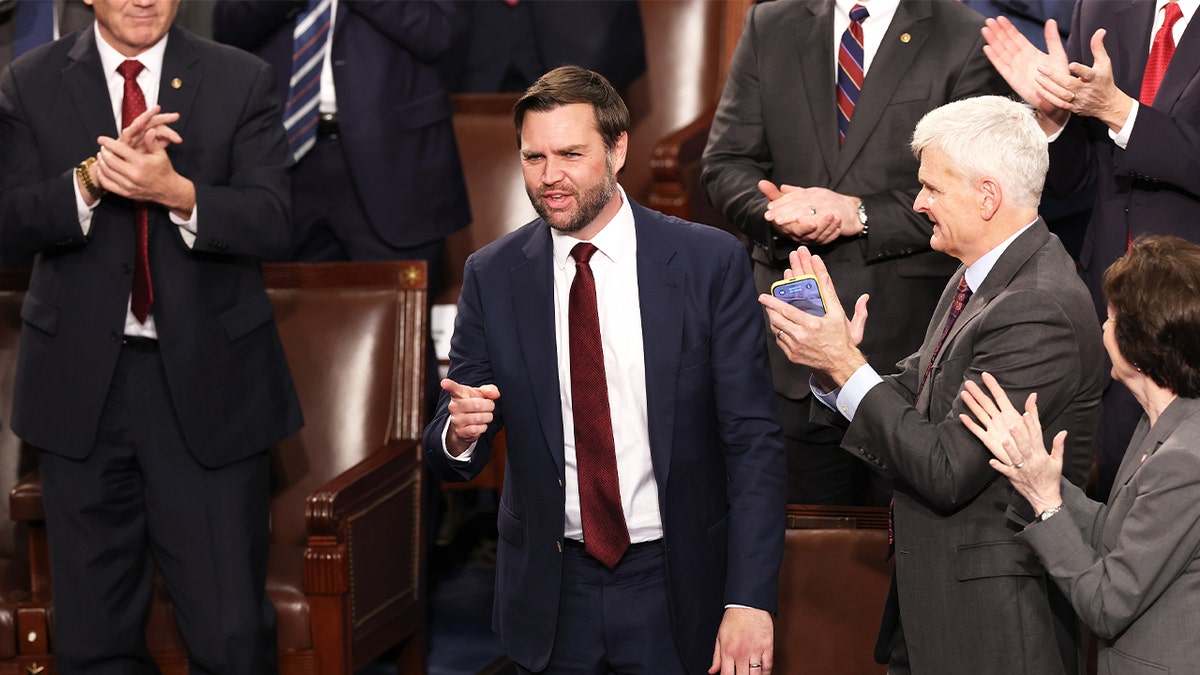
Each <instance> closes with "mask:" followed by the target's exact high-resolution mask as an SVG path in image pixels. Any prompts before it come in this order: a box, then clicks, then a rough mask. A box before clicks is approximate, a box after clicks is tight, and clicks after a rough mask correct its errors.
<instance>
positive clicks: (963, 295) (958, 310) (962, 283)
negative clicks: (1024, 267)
mask: <svg viewBox="0 0 1200 675" xmlns="http://www.w3.org/2000/svg"><path fill="white" fill-rule="evenodd" d="M970 299H971V287H970V286H968V285H967V275H965V274H964V275H963V276H962V278H960V279H959V280H958V287H957V288H955V289H954V300H953V302H951V303H950V311H949V312H947V313H946V325H945V326H943V327H942V336H941V337H939V338H938V343H937V346H936V347H934V348H933V356H931V357H930V358H929V365H928V366H925V374H924V375H922V376H921V383H920V384H918V385H917V398H921V392H922V391H924V390H925V381H926V380H928V379H929V373H931V372H933V364H934V362H936V361H937V357H938V354H940V353H941V352H942V345H943V344H945V342H946V336H948V335H950V329H952V328H954V322H955V321H958V316H959V315H960V314H962V311H963V308H964V307H966V306H967V301H968V300H970ZM895 512H896V500H895V499H893V500H892V501H891V503H890V504H888V558H891V557H892V554H893V553H894V552H895V551H896V534H895V531H896V528H895V523H896V515H895Z"/></svg>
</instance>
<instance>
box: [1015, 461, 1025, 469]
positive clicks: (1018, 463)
mask: <svg viewBox="0 0 1200 675" xmlns="http://www.w3.org/2000/svg"><path fill="white" fill-rule="evenodd" d="M1023 466H1025V462H1017V463H1016V464H1013V468H1014V469H1019V468H1021V467H1023Z"/></svg>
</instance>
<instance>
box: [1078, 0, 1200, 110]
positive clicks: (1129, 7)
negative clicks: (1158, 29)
mask: <svg viewBox="0 0 1200 675" xmlns="http://www.w3.org/2000/svg"><path fill="white" fill-rule="evenodd" d="M1153 24H1154V3H1153V2H1140V1H1134V2H1128V3H1126V4H1125V5H1124V6H1123V7H1121V8H1120V9H1118V10H1117V11H1116V13H1115V14H1114V15H1113V22H1112V25H1111V26H1109V27H1108V33H1107V35H1105V37H1104V47H1105V49H1107V50H1108V51H1109V53H1110V54H1113V59H1112V64H1113V70H1114V72H1113V81H1114V82H1116V84H1117V87H1118V88H1120V89H1121V91H1124V92H1125V93H1127V94H1129V95H1130V96H1132V97H1134V98H1137V97H1138V94H1139V93H1140V92H1141V91H1142V75H1143V74H1145V71H1146V61H1147V60H1149V58H1150V40H1151V39H1152V36H1151V35H1150V27H1151V26H1152V25H1153ZM1189 27H1190V26H1189ZM1117 28H1120V30H1116V29H1117ZM1192 32H1193V34H1194V33H1195V31H1192ZM1121 36H1125V37H1126V39H1121ZM1184 37H1185V39H1186V37H1187V36H1186V34H1185V36H1184ZM1091 38H1092V36H1090V35H1080V36H1079V41H1080V52H1081V54H1090V53H1091V46H1090V40H1091ZM1114 43H1115V44H1114ZM1085 58H1086V57H1085ZM1088 62H1089V63H1091V59H1088ZM1168 72H1169V71H1168Z"/></svg>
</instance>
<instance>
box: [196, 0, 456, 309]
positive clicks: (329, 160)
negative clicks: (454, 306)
mask: <svg viewBox="0 0 1200 675" xmlns="http://www.w3.org/2000/svg"><path fill="white" fill-rule="evenodd" d="M454 11H455V6H454V3H452V2H450V1H449V0H444V1H423V2H371V1H366V0H319V1H318V0H312V1H311V2H308V1H305V0H219V1H218V2H217V4H216V9H215V10H214V13H213V34H214V36H215V37H216V39H217V40H219V41H221V42H226V43H229V44H232V45H234V46H237V47H241V48H242V49H246V50H249V51H252V52H254V53H255V54H257V55H259V56H261V57H262V58H263V59H265V60H266V61H267V62H268V63H270V64H272V65H274V66H275V75H276V77H277V78H278V87H279V93H280V94H281V95H282V96H283V97H284V100H285V101H287V105H286V108H285V111H284V125H285V127H287V129H288V136H289V143H290V145H291V150H292V156H293V159H294V162H295V163H294V165H293V166H292V168H291V178H292V205H293V218H294V220H295V239H294V241H293V245H292V248H291V252H290V254H289V255H288V256H287V258H288V259H290V260H301V261H320V260H425V261H426V262H427V263H428V264H429V271H430V274H429V279H430V280H431V281H433V280H437V279H439V278H440V274H439V265H440V263H441V258H442V246H443V242H444V240H445V237H446V235H448V234H450V233H451V232H453V231H455V230H458V229H461V228H463V227H466V225H467V223H468V222H470V219H471V214H470V208H469V206H468V204H467V192H466V184H465V182H464V181H463V175H462V166H461V164H460V162H459V155H458V146H457V144H456V143H455V140H454V126H453V124H452V122H451V112H452V110H451V106H450V98H449V95H448V94H447V92H446V89H445V87H444V86H443V85H442V80H441V77H440V76H439V74H438V72H437V69H436V68H435V66H434V64H435V62H436V61H437V59H438V58H440V57H441V56H442V55H443V54H444V53H445V52H446V50H447V49H448V48H449V47H450V42H451V35H452V33H453V15H454ZM435 295H437V289H436V288H434V287H432V286H431V288H430V297H433V296H435Z"/></svg>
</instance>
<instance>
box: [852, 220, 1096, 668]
mask: <svg viewBox="0 0 1200 675" xmlns="http://www.w3.org/2000/svg"><path fill="white" fill-rule="evenodd" d="M961 275H962V271H961V270H960V272H959V274H957V275H955V277H954V278H953V279H952V280H951V281H950V283H949V285H947V287H946V292H945V293H943V295H942V299H941V301H940V302H939V304H938V309H937V312H935V314H934V318H933V319H932V320H931V321H930V322H929V330H928V331H927V332H926V334H925V342H924V344H923V345H922V346H921V349H920V351H918V352H917V353H915V354H913V355H912V356H910V357H909V358H908V359H906V360H905V361H904V362H903V363H902V364H901V370H900V372H899V373H897V374H895V375H892V376H889V377H886V378H884V382H883V384H880V385H877V386H876V387H874V388H873V389H871V391H870V392H868V393H867V395H866V396H865V397H864V398H863V401H862V403H861V404H860V406H859V408H858V411H857V414H856V415H855V417H854V421H853V422H852V423H851V425H850V428H849V430H848V431H847V433H846V437H845V440H844V442H843V445H844V447H845V448H846V449H847V450H849V451H850V452H852V453H853V454H855V455H859V456H861V457H863V458H864V459H866V460H867V461H868V462H870V463H872V464H873V465H874V466H876V467H877V468H878V469H880V470H882V471H884V472H886V473H887V474H888V475H890V476H891V477H892V479H893V482H894V484H895V542H896V567H895V577H894V579H893V583H894V584H895V586H896V588H895V589H894V591H895V592H896V593H897V594H898V598H899V608H898V611H899V615H900V617H901V618H902V625H903V628H904V637H905V639H906V643H907V647H908V651H909V656H910V659H911V663H912V670H913V672H914V673H966V672H970V673H972V674H973V675H983V674H986V673H995V675H1013V674H1014V673H1038V674H1041V673H1060V672H1062V671H1063V665H1062V660H1061V658H1062V657H1060V653H1059V651H1058V646H1057V645H1056V643H1055V639H1054V630H1053V627H1052V626H1053V619H1052V617H1051V611H1050V607H1049V606H1048V604H1047V599H1046V579H1045V574H1044V571H1043V569H1042V567H1041V565H1040V564H1039V563H1038V561H1037V558H1036V557H1035V556H1034V555H1033V554H1032V553H1031V552H1030V551H1029V549H1028V548H1027V547H1026V546H1024V545H1022V544H1021V543H1020V542H1019V541H1017V539H1016V538H1015V537H1014V535H1015V534H1016V532H1017V531H1019V529H1020V526H1021V525H1022V524H1024V523H1020V524H1018V523H1015V522H1013V520H1012V519H1010V517H1009V515H1008V514H1007V513H1006V511H1007V510H1008V506H1009V504H1010V502H1015V501H1016V500H1020V501H1024V500H1023V499H1022V498H1021V497H1020V496H1019V495H1017V494H1016V493H1015V491H1014V490H1013V489H1012V486H1011V485H1010V484H1009V482H1008V481H1007V480H1004V479H1003V478H1000V477H999V474H998V473H996V472H995V471H994V470H992V468H991V467H990V466H988V463H987V461H988V459H989V458H990V457H991V455H990V453H989V452H988V450H987V449H986V448H985V447H984V446H983V444H982V443H980V442H979V441H978V440H977V439H976V438H975V437H974V436H973V435H972V434H971V432H970V431H969V430H968V429H967V428H966V427H965V426H964V425H963V424H962V422H961V421H959V418H958V416H959V414H960V413H964V412H966V406H965V404H964V403H963V402H962V399H961V398H960V396H959V394H960V392H961V391H962V386H963V382H964V380H967V379H971V380H974V381H975V382H980V375H981V373H983V372H985V371H986V372H990V373H992V374H994V375H995V376H996V378H997V379H998V380H999V381H1000V384H1001V385H1003V386H1004V388H1005V390H1006V391H1008V392H1009V395H1010V396H1011V397H1012V400H1013V401H1015V402H1017V403H1018V404H1021V403H1023V402H1024V400H1025V397H1026V396H1027V395H1028V394H1029V393H1030V392H1033V391H1036V392H1038V407H1039V409H1040V410H1041V414H1042V420H1043V424H1044V425H1045V428H1046V429H1047V430H1054V431H1057V430H1059V429H1063V428H1065V429H1069V430H1070V436H1069V437H1068V441H1067V449H1066V457H1065V460H1064V473H1065V475H1066V476H1067V477H1068V478H1069V479H1071V480H1072V481H1075V482H1077V483H1082V482H1083V479H1084V477H1085V476H1086V474H1087V471H1088V467H1089V466H1090V464H1091V448H1092V444H1093V442H1094V439H1095V436H1096V427H1097V424H1098V421H1099V403H1100V391H1101V381H1102V380H1101V376H1102V373H1101V368H1102V365H1103V363H1104V351H1103V348H1102V347H1101V344H1100V327H1099V325H1098V324H1097V321H1096V318H1095V316H1094V314H1093V312H1092V310H1091V305H1090V302H1089V297H1088V293H1087V289H1086V288H1084V285H1083V282H1082V281H1080V279H1079V277H1078V276H1076V274H1075V265H1074V262H1073V261H1072V260H1071V258H1070V257H1069V256H1068V255H1067V253H1066V251H1065V250H1063V247H1062V244H1060V243H1059V241H1058V239H1057V238H1055V237H1053V236H1052V235H1051V234H1050V232H1049V231H1048V230H1047V229H1046V225H1045V223H1044V222H1042V221H1041V220H1038V221H1037V222H1036V223H1035V224H1034V225H1033V226H1032V227H1030V228H1029V229H1028V230H1026V231H1025V232H1024V233H1023V234H1022V235H1021V236H1019V237H1018V238H1017V239H1016V240H1015V241H1014V242H1013V243H1012V244H1011V245H1010V246H1009V247H1008V249H1007V250H1006V251H1005V252H1004V253H1003V255H1001V256H1000V259H999V260H998V261H997V262H996V265H995V267H993V268H992V270H991V272H990V273H989V274H988V276H987V278H986V279H985V280H984V282H983V284H982V285H981V286H980V288H979V290H978V291H977V292H976V293H975V294H974V295H973V296H972V298H971V300H970V301H969V302H968V303H967V306H966V308H965V309H964V310H963V313H962V315H961V316H959V318H958V321H957V322H956V323H955V325H954V328H953V329H952V330H951V331H950V334H949V335H948V336H947V337H946V341H945V343H944V344H943V346H942V349H941V352H940V353H939V356H938V358H937V361H936V362H935V363H934V364H933V371H932V372H931V373H930V375H929V378H928V381H927V382H926V384H925V388H924V389H923V390H922V392H921V395H920V397H917V395H916V391H917V387H918V383H919V382H920V379H921V375H922V374H923V373H924V372H925V369H926V366H927V365H928V364H929V361H930V355H931V354H932V352H933V350H934V346H935V345H936V344H937V342H938V338H939V337H940V335H941V332H942V327H943V325H944V323H945V320H946V313H947V311H948V310H949V306H950V302H951V300H952V298H953V295H954V288H955V286H956V285H957V283H958V277H959V276H961ZM878 327H879V326H878V324H876V328H877V329H878ZM868 330H869V328H868ZM1050 435H1052V432H1048V438H1049V436H1050ZM1047 443H1049V440H1047ZM889 608H890V609H889V610H888V611H885V616H884V627H883V629H882V630H881V635H880V638H881V643H882V644H881V647H883V646H884V645H885V644H886V641H887V639H888V638H890V637H891V627H892V626H893V625H894V621H895V619H896V615H895V610H896V608H895V607H894V606H893V603H889ZM876 655H877V656H886V651H885V652H884V653H883V654H880V652H879V650H877V653H876Z"/></svg>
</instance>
